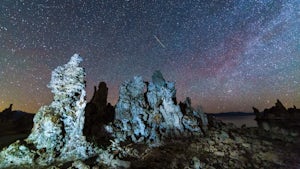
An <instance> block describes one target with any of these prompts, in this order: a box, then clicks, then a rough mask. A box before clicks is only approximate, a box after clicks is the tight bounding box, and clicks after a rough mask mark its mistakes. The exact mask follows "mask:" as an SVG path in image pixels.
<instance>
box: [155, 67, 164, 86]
mask: <svg viewBox="0 0 300 169" xmlns="http://www.w3.org/2000/svg"><path fill="white" fill-rule="evenodd" d="M152 82H153V83H154V84H155V85H158V86H163V85H164V84H165V83H166V80H165V79H164V77H163V75H162V73H161V72H160V71H159V70H156V71H155V72H154V73H153V75H152Z"/></svg>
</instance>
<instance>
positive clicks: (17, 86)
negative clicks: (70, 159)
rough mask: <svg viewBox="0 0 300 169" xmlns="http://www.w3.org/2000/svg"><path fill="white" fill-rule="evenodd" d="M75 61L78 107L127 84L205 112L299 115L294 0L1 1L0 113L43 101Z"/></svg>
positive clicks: (299, 22)
mask: <svg viewBox="0 0 300 169" xmlns="http://www.w3.org/2000/svg"><path fill="white" fill-rule="evenodd" d="M74 53H79V54H80V55H81V56H83V58H84V62H83V63H82V66H83V67H85V68H86V73H87V77H86V80H87V94H88V96H87V98H88V99H90V98H91V96H92V93H93V86H95V85H98V83H99V82H100V81H105V82H106V83H107V85H108V87H109V97H108V100H109V101H110V102H112V103H113V104H115V103H116V101H117V99H118V88H119V86H120V84H121V83H122V82H123V81H125V80H128V79H132V78H133V76H135V75H141V76H143V78H144V79H145V80H147V81H150V80H151V75H152V73H153V72H154V71H155V70H160V71H161V72H162V73H163V75H164V77H165V79H167V80H169V81H174V82H176V88H177V100H184V99H185V97H188V96H189V97H191V99H192V103H193V106H194V107H198V106H201V107H202V108H203V110H204V111H205V112H208V113H213V112H227V111H246V112H250V111H252V106H255V107H257V108H259V109H261V110H262V109H263V108H266V107H270V106H272V105H273V104H274V103H275V101H276V99H277V98H278V99H280V100H281V101H282V103H283V104H284V105H285V106H289V107H290V106H292V105H296V106H298V107H300V1H299V0H251V1H249V0H184V1H183V0H144V1H142V0H85V1H84V0H1V1H0V110H2V109H4V108H5V107H8V106H9V104H10V103H13V104H14V109H20V110H23V111H27V112H31V113H35V112H36V111H37V110H38V109H39V107H40V106H42V105H45V104H49V103H50V102H51V101H52V94H51V92H50V90H49V89H48V88H47V87H46V85H47V84H48V83H49V81H50V75H51V71H52V70H53V69H54V68H56V67H57V66H58V65H63V64H65V63H66V62H67V61H68V60H69V59H70V57H71V56H72V55H73V54H74Z"/></svg>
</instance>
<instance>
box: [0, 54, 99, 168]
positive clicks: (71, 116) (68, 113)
mask: <svg viewBox="0 0 300 169" xmlns="http://www.w3.org/2000/svg"><path fill="white" fill-rule="evenodd" d="M81 61H82V59H81V57H80V56H79V55H77V54H75V55H74V56H72V58H71V60H70V61H69V62H68V63H67V64H65V65H63V66H59V67H57V68H56V69H55V70H54V71H53V72H52V77H51V81H50V84H49V85H48V87H49V88H50V89H51V91H52V93H53V94H54V99H53V101H52V103H51V104H50V105H49V106H43V107H41V108H40V110H39V111H38V112H37V113H36V115H35V117H34V126H33V129H32V132H31V134H30V135H29V137H28V138H27V139H26V140H25V141H24V142H20V141H19V142H16V143H14V144H12V145H10V146H9V147H7V148H6V149H4V150H3V151H2V152H1V153H0V168H5V167H10V166H18V167H21V166H20V165H32V166H34V165H42V166H45V165H49V164H51V163H54V162H60V161H71V160H76V159H86V158H89V157H91V156H93V155H95V153H96V152H95V150H94V149H93V147H92V146H91V145H90V144H89V143H88V142H86V140H85V137H84V136H83V133H82V130H83V124H84V108H85V105H86V101H85V95H86V93H85V81H84V77H85V73H84V69H83V68H81V67H79V63H80V62H81Z"/></svg>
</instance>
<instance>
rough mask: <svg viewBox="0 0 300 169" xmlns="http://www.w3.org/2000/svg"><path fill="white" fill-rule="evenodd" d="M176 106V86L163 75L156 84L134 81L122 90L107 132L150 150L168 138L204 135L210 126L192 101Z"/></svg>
mask: <svg viewBox="0 0 300 169" xmlns="http://www.w3.org/2000/svg"><path fill="white" fill-rule="evenodd" d="M181 105H182V106H181V107H182V108H183V110H181V109H180V106H179V105H177V103H176V90H175V84H174V83H172V82H166V81H165V79H164V78H163V76H162V74H161V73H160V72H159V71H156V72H154V74H153V76H152V82H150V83H149V82H144V81H143V79H142V77H134V79H133V80H131V81H126V82H125V83H123V84H122V85H121V87H120V97H119V101H118V103H117V105H116V118H115V121H114V123H113V124H111V125H108V126H106V129H107V130H108V131H109V132H110V133H111V134H112V135H113V136H114V137H115V138H116V141H117V142H124V141H128V140H129V141H132V142H134V143H141V142H142V143H146V144H148V145H149V146H158V145H160V144H161V143H162V142H163V140H164V139H165V138H168V137H170V138H172V137H173V138H174V137H178V136H180V137H182V136H190V135H201V134H203V131H204V130H205V129H206V126H207V123H208V122H207V117H206V115H205V114H204V113H202V112H196V111H194V110H193V109H192V108H191V104H190V99H187V101H186V102H185V103H181Z"/></svg>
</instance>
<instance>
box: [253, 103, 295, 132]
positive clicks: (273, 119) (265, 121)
mask: <svg viewBox="0 0 300 169" xmlns="http://www.w3.org/2000/svg"><path fill="white" fill-rule="evenodd" d="M253 111H254V113H255V115H256V118H255V120H256V121H257V124H258V126H259V127H260V128H263V129H265V130H267V131H274V132H281V133H286V134H291V133H294V132H298V133H300V124H299V120H300V109H297V108H296V107H295V106H294V107H293V108H289V109H286V108H285V107H284V105H283V104H282V103H281V102H280V101H279V100H277V102H276V103H275V106H273V107H271V108H269V109H265V110H264V111H263V112H260V111H259V110H258V109H256V108H254V107H253Z"/></svg>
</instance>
